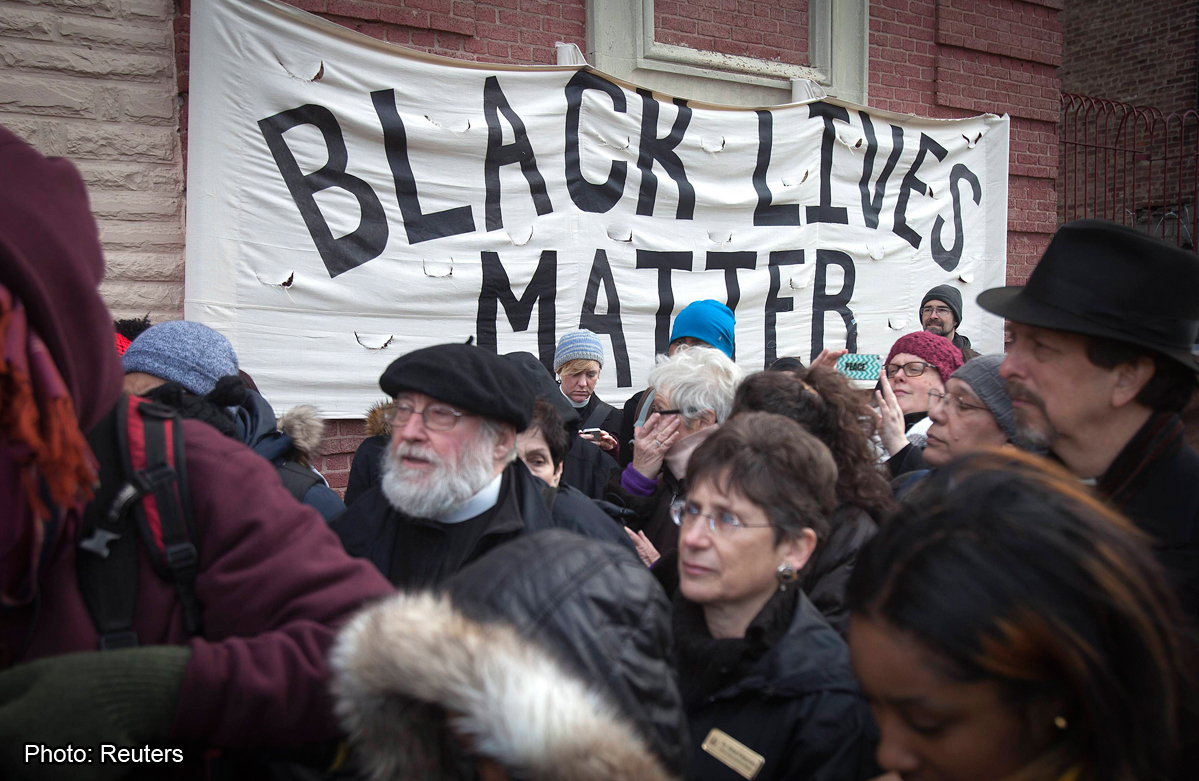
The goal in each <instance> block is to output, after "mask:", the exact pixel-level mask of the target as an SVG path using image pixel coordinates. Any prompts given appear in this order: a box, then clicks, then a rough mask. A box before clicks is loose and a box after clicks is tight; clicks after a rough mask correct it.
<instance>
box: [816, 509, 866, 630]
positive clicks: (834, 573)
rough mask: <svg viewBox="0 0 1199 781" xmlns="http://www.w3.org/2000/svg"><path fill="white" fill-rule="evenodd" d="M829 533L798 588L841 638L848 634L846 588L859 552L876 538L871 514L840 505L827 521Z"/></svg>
mask: <svg viewBox="0 0 1199 781" xmlns="http://www.w3.org/2000/svg"><path fill="white" fill-rule="evenodd" d="M829 526H830V527H832V531H831V532H830V533H829V536H828V538H827V539H824V540H821V542H820V544H819V545H817V546H816V552H815V553H813V554H812V558H810V559H808V563H807V565H806V566H804V568H803V572H801V573H800V585H801V586H802V587H803V590H804V593H805V594H807V595H808V599H810V600H812V604H813V605H815V606H816V609H817V610H819V611H820V613H821V614H822V615H823V616H824V618H825V620H826V621H828V623H829V625H830V626H832V628H833V629H835V630H837V633H838V634H839V635H841V636H842V637H845V636H846V633H847V632H848V631H849V609H848V608H847V607H846V606H845V586H846V585H847V584H848V583H849V576H850V575H852V574H853V567H854V564H855V563H856V562H857V560H858V551H859V550H861V548H862V546H863V545H865V544H866V543H867V542H869V541H870V540H871V539H872V538H873V537H874V535H876V534H878V525H877V524H876V523H875V522H874V520H873V519H871V517H870V514H869V513H867V512H866V511H865V510H863V509H862V508H860V507H857V506H855V505H852V504H842V505H839V506H838V507H837V509H835V510H833V514H832V515H831V516H830V517H829Z"/></svg>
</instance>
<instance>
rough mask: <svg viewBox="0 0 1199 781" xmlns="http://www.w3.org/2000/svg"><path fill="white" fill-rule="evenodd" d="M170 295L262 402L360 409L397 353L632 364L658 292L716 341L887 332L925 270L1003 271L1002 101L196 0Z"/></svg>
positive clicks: (986, 337) (258, 1)
mask: <svg viewBox="0 0 1199 781" xmlns="http://www.w3.org/2000/svg"><path fill="white" fill-rule="evenodd" d="M191 36H192V39H191V40H192V46H191V52H192V54H191V57H192V60H191V86H190V90H191V105H190V122H189V128H188V130H189V138H188V146H189V148H188V152H189V155H188V191H187V206H188V210H187V216H188V223H187V290H186V305H185V306H186V309H185V313H186V316H187V318H188V319H189V320H198V321H200V322H203V323H206V324H208V325H210V326H212V327H213V328H215V329H217V330H219V331H221V332H222V333H224V334H225V335H226V336H228V337H229V339H230V340H231V341H232V343H233V346H234V348H235V349H236V350H237V354H238V357H239V359H240V361H241V364H242V367H243V368H244V369H245V370H246V371H248V372H249V373H250V374H251V375H252V376H253V377H254V379H255V381H256V382H257V383H258V385H259V387H260V388H261V389H262V390H263V392H264V393H265V394H266V395H267V397H268V398H269V399H270V400H271V402H272V403H273V404H274V405H275V406H276V407H278V408H280V409H286V408H289V407H291V406H293V405H295V404H299V403H311V404H316V405H317V406H319V407H320V408H321V409H322V410H323V412H324V413H325V414H326V415H328V416H330V417H361V416H362V415H363V414H364V412H365V410H366V408H367V406H368V405H369V404H370V403H371V402H373V401H375V400H377V399H379V398H381V397H382V393H381V391H380V390H379V388H378V384H377V383H378V377H379V375H380V373H381V372H382V371H383V369H384V368H385V367H386V366H387V364H388V363H390V362H391V361H392V360H394V359H395V358H396V357H398V356H399V355H402V354H403V353H405V352H408V351H410V350H413V349H415V348H418V347H424V346H427V345H430V344H436V343H441V342H450V341H464V340H465V339H466V338H467V337H469V336H474V337H475V338H476V339H477V340H478V343H479V344H481V345H483V346H485V347H488V348H491V349H498V350H499V351H500V352H503V353H506V352H512V351H517V350H527V351H529V352H532V353H534V354H537V355H539V356H540V357H541V358H542V359H543V360H545V361H546V362H547V363H548V362H550V361H552V357H553V352H554V346H555V343H556V341H557V339H558V337H559V336H560V335H561V334H563V333H565V332H566V331H567V330H570V329H573V328H577V327H580V326H582V327H584V328H590V329H591V330H593V331H596V332H597V333H599V334H601V337H602V339H603V342H604V347H605V350H606V353H607V361H606V363H605V365H604V370H603V373H602V375H601V378H600V384H599V393H600V395H601V396H602V397H604V398H605V399H607V400H608V401H609V402H612V403H619V402H620V401H622V400H623V399H624V398H626V397H627V396H628V395H629V394H630V393H631V392H633V391H635V390H637V389H639V388H641V387H643V386H644V383H645V378H646V375H647V374H648V372H649V369H650V368H651V366H652V365H653V360H654V355H655V353H657V352H661V351H663V350H664V349H665V347H666V343H667V340H668V338H669V333H670V325H671V323H672V321H673V316H674V315H675V314H677V313H678V312H679V311H680V310H681V309H682V308H683V307H684V306H686V305H687V304H689V303H691V302H692V301H696V300H699V299H705V298H712V299H716V300H718V301H721V302H727V303H728V304H729V306H730V307H732V308H733V309H734V310H735V311H736V316H737V334H736V343H737V344H736V347H737V355H736V358H737V362H738V363H739V364H740V365H741V366H743V367H744V368H745V369H746V370H757V369H761V368H763V367H764V366H765V365H767V364H769V363H770V362H771V361H772V360H774V359H775V358H776V357H782V356H786V355H794V356H797V357H800V358H801V359H803V360H804V361H805V362H806V361H807V360H809V359H810V358H811V356H812V355H814V354H815V353H817V352H819V351H820V349H821V348H822V347H833V348H839V347H845V346H848V347H849V348H850V349H851V350H855V351H857V352H861V353H886V352H887V351H888V349H889V348H890V345H891V343H892V342H893V341H894V340H895V339H896V338H897V337H899V336H900V335H902V334H904V333H907V332H909V331H913V330H916V329H918V328H919V327H920V326H919V318H918V315H917V311H916V310H917V308H918V306H919V304H920V299H921V297H922V296H923V294H924V293H925V291H927V290H928V289H929V288H930V287H932V286H934V285H938V284H942V283H949V284H953V285H956V286H958V287H959V288H960V289H961V290H962V293H963V296H962V297H963V299H964V301H965V313H964V318H963V319H964V322H963V325H962V328H961V331H962V333H964V334H966V335H968V336H970V337H971V339H972V340H973V342H974V345H975V347H976V348H977V349H979V350H980V351H981V352H997V351H999V350H1001V349H1002V333H1001V330H1002V322H1001V321H1000V320H999V319H998V318H995V317H992V316H989V315H984V314H983V312H982V311H981V310H980V309H979V308H978V306H977V305H976V304H975V302H974V299H975V296H976V295H977V293H978V292H980V291H981V290H983V289H985V288H987V287H992V286H996V285H1002V284H1003V283H1004V274H1005V256H1006V224H1007V155H1008V120H1007V118H1006V117H1002V118H1001V117H996V116H992V115H986V116H981V117H974V118H970V119H961V120H927V119H918V118H916V117H913V116H906V115H898V114H890V113H886V112H880V111H874V110H870V109H866V108H864V107H860V106H854V105H849V104H845V103H840V102H838V101H835V100H825V101H820V102H810V103H805V104H795V105H789V106H773V107H768V108H762V109H756V110H755V109H745V108H729V107H723V106H713V105H705V104H699V103H688V102H687V101H683V100H680V99H674V98H671V97H670V96H667V95H661V94H655V93H651V92H650V91H648V90H644V89H639V88H637V87H635V86H634V85H631V84H626V83H623V82H620V81H617V80H615V79H613V78H611V77H608V76H605V75H604V74H602V73H599V72H597V71H595V70H592V69H590V68H587V67H574V66H572V67H556V66H554V67H516V66H502V65H484V64H478V63H470V62H459V61H457V60H452V59H445V58H440V57H434V56H430V55H425V54H421V53H417V52H413V51H409V50H406V49H402V48H398V47H395V46H390V45H387V44H384V43H382V42H379V41H376V40H374V39H372V38H369V37H366V36H363V35H359V34H357V33H353V32H351V31H349V30H346V29H345V28H343V27H340V26H338V25H335V24H333V23H331V22H327V21H324V20H322V19H320V18H318V17H316V16H312V15H309V14H306V13H303V12H301V11H298V10H296V9H294V8H291V7H289V6H284V5H280V4H277V3H274V2H269V1H268V0H195V1H194V2H193V5H192V32H191Z"/></svg>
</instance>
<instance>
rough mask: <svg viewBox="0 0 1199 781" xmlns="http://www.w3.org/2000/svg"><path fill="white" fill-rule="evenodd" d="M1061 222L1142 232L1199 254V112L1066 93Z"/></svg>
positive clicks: (1061, 132) (1061, 134) (1060, 132)
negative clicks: (1102, 223) (1091, 221)
mask: <svg viewBox="0 0 1199 781" xmlns="http://www.w3.org/2000/svg"><path fill="white" fill-rule="evenodd" d="M1058 139H1059V141H1060V144H1061V161H1060V176H1059V181H1058V217H1059V219H1061V220H1062V221H1063V222H1065V221H1069V220H1076V219H1081V218H1084V217H1098V218H1101V219H1106V220H1112V221H1115V222H1121V223H1124V224H1125V225H1131V226H1133V227H1137V228H1141V229H1143V230H1146V231H1148V232H1149V233H1151V234H1153V235H1155V236H1158V237H1159V238H1163V239H1166V240H1167V241H1173V242H1175V243H1176V244H1178V245H1179V246H1182V247H1185V248H1187V249H1190V250H1193V251H1194V250H1196V249H1197V247H1196V244H1197V243H1199V242H1197V241H1196V236H1197V235H1199V210H1197V208H1196V207H1197V205H1199V112H1196V111H1195V110H1194V109H1190V110H1187V111H1182V112H1176V113H1172V114H1166V113H1163V112H1161V111H1159V110H1158V109H1155V108H1152V107H1148V106H1133V105H1131V104H1128V103H1117V102H1115V101H1110V100H1103V99H1101V98H1092V97H1087V96H1085V95H1074V94H1069V93H1063V94H1062V118H1061V124H1060V125H1059V128H1058Z"/></svg>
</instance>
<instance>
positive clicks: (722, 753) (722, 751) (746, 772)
mask: <svg viewBox="0 0 1199 781" xmlns="http://www.w3.org/2000/svg"><path fill="white" fill-rule="evenodd" d="M700 748H702V749H703V750H704V751H706V752H708V753H709V754H711V755H712V756H714V757H716V758H717V759H718V760H720V761H721V762H723V763H724V764H726V765H728V766H729V767H731V768H732V769H733V770H735V771H737V772H738V773H740V774H741V775H742V776H744V777H745V778H746V779H749V780H750V781H752V779H753V777H754V776H756V775H757V774H758V771H760V770H761V769H762V765H765V764H766V758H765V757H763V756H762V755H761V754H759V753H757V752H756V751H753V750H752V749H750V748H749V746H746V745H745V744H744V743H742V742H741V741H739V740H737V739H735V738H733V737H732V736H731V735H729V734H728V733H727V732H723V731H721V730H718V729H713V730H712V731H711V732H709V733H708V737H706V738H704V742H703V743H701V744H700Z"/></svg>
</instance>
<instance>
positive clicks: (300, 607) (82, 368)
mask: <svg viewBox="0 0 1199 781" xmlns="http://www.w3.org/2000/svg"><path fill="white" fill-rule="evenodd" d="M103 275H104V261H103V257H102V255H101V252H100V245H99V240H98V236H97V232H96V223H95V221H94V220H93V219H92V217H91V215H90V214H89V212H88V203H87V194H86V191H85V190H84V187H83V183H82V181H81V180H80V179H79V175H78V173H77V172H76V171H75V169H74V168H73V167H72V166H71V165H70V163H68V162H67V161H65V160H61V159H46V158H44V157H42V156H41V155H40V154H38V153H37V152H36V151H34V150H33V149H32V148H31V147H29V146H28V145H27V144H25V143H24V142H22V141H21V140H20V139H18V138H16V137H15V136H14V135H12V134H11V133H9V132H8V131H6V130H4V129H3V128H0V283H3V284H4V285H5V286H6V287H7V288H8V289H9V291H10V292H12V293H13V294H14V295H15V296H17V297H18V298H20V300H21V301H22V303H23V304H24V305H25V307H26V309H27V310H28V312H29V320H30V325H31V327H33V328H34V329H35V330H36V331H37V332H38V333H39V334H40V335H41V336H42V337H43V339H45V341H46V343H47V346H48V347H49V349H50V352H51V354H52V355H53V357H54V362H55V365H56V366H57V367H58V369H59V371H60V372H61V373H62V375H63V378H64V380H66V382H67V385H68V387H69V388H70V389H71V395H72V397H73V399H74V402H75V409H76V410H77V412H78V416H79V419H80V422H81V427H82V428H83V429H84V430H86V429H87V428H88V427H90V426H91V425H93V424H94V423H95V422H96V421H97V420H99V419H100V417H101V416H103V414H104V413H105V412H107V411H108V410H109V409H110V408H111V407H112V405H113V404H114V403H116V401H117V398H118V397H119V392H120V376H121V365H120V360H119V359H118V358H117V355H116V351H115V349H114V348H113V331H112V320H111V315H109V313H108V311H107V309H106V308H105V307H104V304H103V302H102V301H101V300H100V296H99V293H98V292H97V286H98V285H99V282H100V280H101V278H102V277H103ZM183 426H184V438H185V441H186V455H187V473H188V482H189V485H190V487H191V494H192V501H193V507H194V516H195V525H196V535H197V539H196V540H195V541H194V542H195V543H196V547H197V549H198V552H199V574H198V576H197V580H196V592H197V595H198V597H199V599H200V601H201V603H202V604H203V607H204V635H203V637H200V638H189V637H188V635H187V633H186V632H185V631H184V629H183V616H182V611H181V608H180V606H179V603H178V600H177V597H176V592H175V589H174V586H172V585H170V584H168V583H166V582H164V581H162V580H161V579H160V578H159V577H158V576H157V575H156V574H155V573H154V572H153V570H152V569H151V567H150V565H149V563H148V561H147V560H146V559H145V555H144V554H143V555H142V556H141V559H142V561H141V565H140V568H141V571H140V572H139V573H138V577H139V580H138V586H139V589H138V603H137V612H136V614H135V629H137V631H138V634H139V636H140V639H141V642H142V643H143V644H146V645H148V644H169V645H182V644H190V645H191V647H192V650H193V652H192V657H191V660H190V662H189V663H188V667H187V671H186V675H185V678H184V681H183V688H182V691H181V694H180V699H179V706H178V711H177V712H176V714H175V719H174V722H173V724H172V725H171V733H172V738H173V739H174V740H176V741H180V742H184V741H185V742H188V743H194V744H201V745H207V746H216V747H230V748H233V747H269V746H293V745H297V744H301V743H305V742H311V741H316V740H323V739H329V738H333V737H335V736H336V735H337V734H338V733H337V729H336V726H335V723H334V719H333V716H332V712H331V709H330V704H331V701H330V698H329V696H328V693H327V691H326V688H327V686H326V684H327V679H328V670H327V667H326V663H325V655H326V652H327V650H328V648H329V645H330V644H331V643H332V641H333V637H334V634H335V632H336V629H337V627H338V625H339V624H340V623H341V622H342V621H343V620H344V619H346V618H347V617H348V616H349V614H351V613H352V612H353V611H355V610H356V609H357V608H358V607H359V606H360V605H362V604H363V602H365V601H367V600H370V599H372V598H374V597H377V596H380V595H383V594H387V593H389V592H391V591H392V588H391V586H390V584H388V582H387V581H386V580H385V579H384V578H383V576H382V575H380V574H379V573H378V572H377V571H376V570H375V568H374V567H373V566H372V565H371V564H370V563H369V562H366V561H358V560H355V559H352V558H350V556H349V555H347V554H346V553H345V552H344V551H343V550H342V547H341V544H340V542H339V541H338V539H337V537H336V536H335V535H334V534H333V533H332V532H331V531H329V529H328V527H327V526H326V525H325V522H324V521H323V520H321V517H320V515H318V514H317V513H316V511H315V510H313V509H311V508H309V507H305V506H303V505H301V504H299V503H298V502H296V500H295V499H293V498H292V496H291V494H290V493H288V492H287V491H286V490H284V488H283V486H282V484H281V483H280V481H279V477H278V474H277V473H276V471H275V469H274V467H273V466H271V464H270V463H268V462H267V461H265V460H263V459H262V458H260V457H259V456H257V455H255V454H254V453H253V452H252V451H250V450H249V449H248V448H246V447H245V446H243V445H241V444H239V443H237V442H234V441H233V440H231V439H228V438H227V437H223V436H221V435H220V434H219V433H217V432H216V431H215V430H214V429H212V428H210V427H208V426H206V425H205V424H203V423H199V422H196V421H184V424H183ZM11 468H12V465H11V464H10V463H8V462H7V461H6V460H5V459H4V457H3V452H2V451H0V469H11ZM17 499H19V497H12V496H8V495H3V494H0V524H4V523H14V522H15V520H14V519H13V517H12V515H13V513H11V512H8V513H6V512H5V511H6V509H7V508H9V507H10V506H13V505H12V504H11V503H13V502H15V501H16V500H17ZM76 516H77V512H76V511H74V510H72V511H71V512H69V513H68V514H67V521H66V522H65V524H64V527H63V528H62V529H61V532H60V534H59V535H58V538H57V539H56V540H54V541H52V542H51V543H49V544H51V545H52V546H53V547H52V548H51V551H50V558H49V560H48V563H47V564H46V566H45V568H44V569H43V570H42V572H41V577H40V578H39V581H38V582H39V584H40V602H41V605H40V608H39V609H38V611H37V612H38V615H39V616H40V617H38V618H37V619H36V621H35V618H34V616H35V609H34V606H33V605H28V606H25V607H21V608H9V609H5V610H0V668H2V667H4V666H7V665H9V664H12V663H13V661H14V660H13V659H12V658H11V657H12V655H13V654H14V653H15V652H16V649H19V648H21V647H22V645H23V643H24V642H25V641H26V638H30V645H29V650H28V652H27V653H26V654H25V655H24V658H23V659H22V660H21V661H31V660H33V659H37V658H39V657H45V656H53V655H56V654H64V653H70V652H73V651H94V650H95V649H96V645H97V636H96V631H95V628H94V626H93V624H92V620H91V617H90V616H89V614H88V612H87V609H86V608H85V606H84V603H83V598H82V596H81V594H80V592H79V587H78V585H77V584H76V580H75V548H74V544H73V543H74V541H75V536H76V530H77V529H76V524H77V523H78V520H79V519H78V517H76ZM31 632H32V635H31V634H30V633H31Z"/></svg>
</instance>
